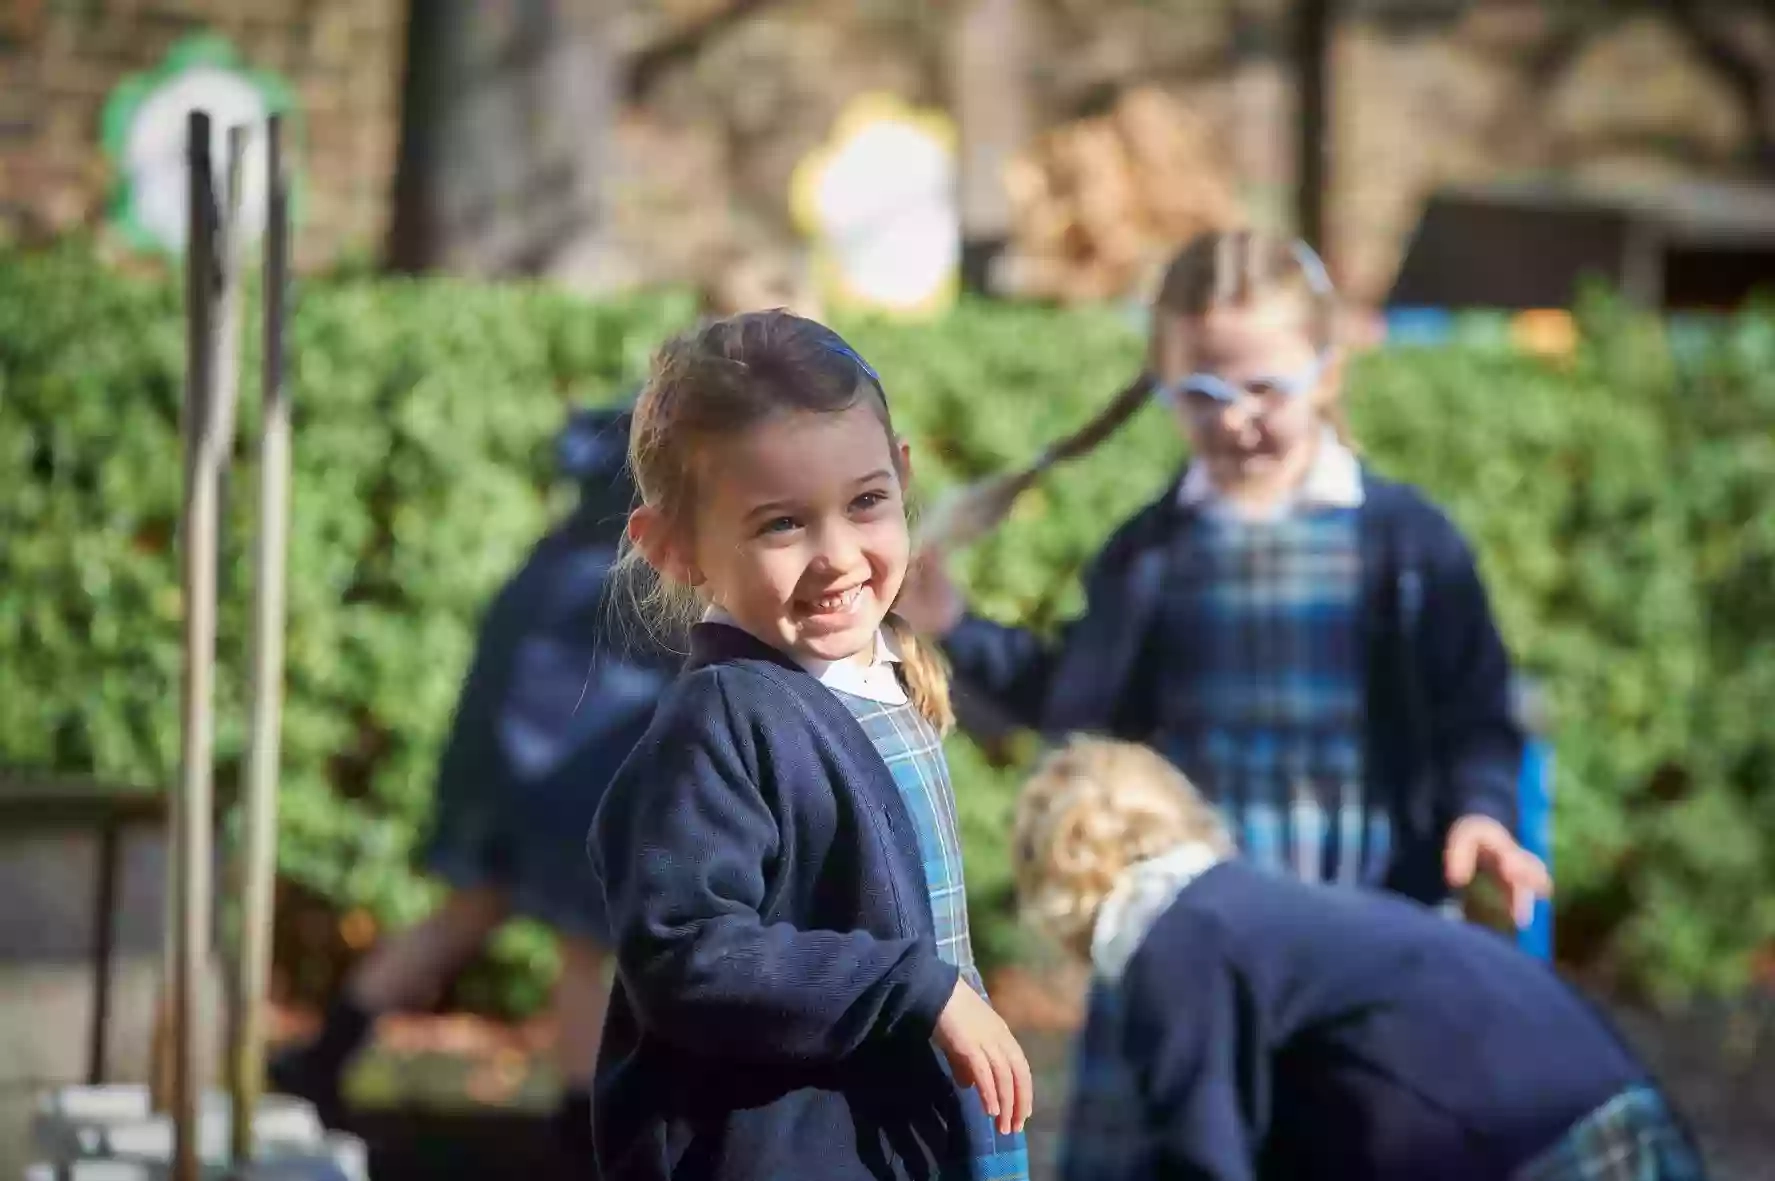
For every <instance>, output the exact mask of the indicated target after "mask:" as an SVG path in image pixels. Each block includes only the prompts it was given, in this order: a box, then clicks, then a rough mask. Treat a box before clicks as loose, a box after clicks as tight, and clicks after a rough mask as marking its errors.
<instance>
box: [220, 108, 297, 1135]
mask: <svg viewBox="0 0 1775 1181" xmlns="http://www.w3.org/2000/svg"><path fill="white" fill-rule="evenodd" d="M282 133H283V121H282V117H281V116H278V115H273V116H271V120H270V123H269V125H268V126H267V127H266V137H267V138H266V146H265V150H266V175H267V183H268V185H269V193H268V201H269V209H268V215H267V217H266V221H265V274H264V296H263V300H264V325H263V327H264V343H263V351H264V356H263V371H262V372H263V396H264V421H263V422H262V423H261V424H260V427H259V432H260V433H259V522H258V525H259V529H258V537H257V539H256V542H255V546H254V558H253V565H254V587H253V671H252V718H251V728H250V731H249V738H248V742H249V746H248V758H247V780H246V794H245V800H244V807H245V822H246V823H245V830H246V831H245V847H244V849H243V851H242V856H241V864H242V872H241V878H242V883H241V884H242V902H241V916H240V949H239V952H240V958H239V962H238V964H237V965H236V972H237V975H236V987H235V989H234V1000H235V1004H236V1005H237V1006H238V1010H237V1014H236V1019H235V1021H234V1022H233V1024H232V1032H233V1033H234V1044H233V1045H232V1046H230V1047H229V1054H228V1061H229V1064H230V1066H231V1068H232V1071H233V1074H232V1078H231V1087H230V1094H231V1099H232V1104H231V1107H232V1113H233V1115H232V1125H231V1128H230V1137H229V1145H230V1152H231V1154H232V1158H233V1160H234V1162H235V1163H236V1165H244V1164H245V1163H247V1162H248V1161H250V1160H251V1159H252V1156H253V1115H254V1113H255V1112H256V1111H257V1110H258V1106H259V1095H260V1091H261V1088H262V1086H263V1081H264V1077H265V994H266V991H267V984H268V980H269V977H270V968H271V926H272V907H273V895H272V890H273V885H274V881H275V873H276V858H277V787H278V755H279V749H280V744H279V737H280V726H279V719H280V718H281V716H282V709H283V659H284V653H283V638H284V634H283V633H284V563H285V558H286V553H285V544H286V537H287V533H288V521H289V494H290V401H289V391H288V389H287V388H286V386H285V385H284V364H283V359H284V358H283V349H284V314H285V310H284V296H285V284H286V282H287V274H288V264H289V187H288V182H287V178H286V176H285V173H284V165H283V142H282V139H283V136H282Z"/></svg>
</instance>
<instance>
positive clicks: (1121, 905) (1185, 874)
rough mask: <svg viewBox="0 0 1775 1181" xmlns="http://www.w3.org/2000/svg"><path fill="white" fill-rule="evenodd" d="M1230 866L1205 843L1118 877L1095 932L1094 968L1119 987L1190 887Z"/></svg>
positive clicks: (1131, 868) (1178, 850)
mask: <svg viewBox="0 0 1775 1181" xmlns="http://www.w3.org/2000/svg"><path fill="white" fill-rule="evenodd" d="M1224 860H1226V858H1225V857H1224V856H1222V855H1221V854H1220V853H1219V852H1218V851H1216V850H1215V849H1214V848H1213V847H1212V846H1210V845H1208V844H1206V843H1204V842H1202V841H1185V842H1184V843H1183V844H1181V845H1178V846H1177V847H1176V848H1174V849H1168V850H1166V851H1165V852H1163V853H1160V854H1159V855H1158V856H1157V857H1151V858H1148V859H1147V860H1145V861H1137V862H1135V863H1134V864H1133V865H1130V866H1129V867H1128V868H1127V869H1124V870H1123V871H1122V872H1121V873H1120V874H1118V875H1116V880H1115V885H1113V886H1111V887H1110V891H1109V896H1108V897H1106V898H1105V899H1104V900H1103V905H1102V906H1100V907H1098V908H1097V922H1096V924H1095V925H1094V926H1093V927H1092V929H1091V967H1092V970H1093V971H1095V972H1096V974H1097V975H1098V976H1099V977H1101V978H1103V979H1105V980H1108V981H1111V982H1114V981H1118V980H1120V979H1121V978H1122V973H1123V971H1124V970H1126V968H1127V966H1128V961H1129V960H1131V959H1133V958H1134V953H1135V952H1136V951H1139V950H1140V944H1141V942H1142V941H1143V940H1144V939H1145V938H1146V933H1147V932H1148V931H1150V930H1152V926H1153V924H1154V923H1156V922H1158V921H1159V916H1160V915H1162V914H1164V913H1165V911H1166V910H1168V909H1170V907H1171V904H1172V903H1173V902H1175V901H1176V900H1177V896H1178V895H1179V894H1181V893H1183V889H1184V887H1185V886H1187V885H1189V884H1190V883H1191V882H1193V881H1195V880H1196V879H1197V878H1199V877H1201V876H1202V875H1203V874H1205V873H1207V872H1208V871H1209V870H1211V869H1213V868H1214V867H1215V866H1216V865H1219V864H1220V863H1221V862H1222V861H1224Z"/></svg>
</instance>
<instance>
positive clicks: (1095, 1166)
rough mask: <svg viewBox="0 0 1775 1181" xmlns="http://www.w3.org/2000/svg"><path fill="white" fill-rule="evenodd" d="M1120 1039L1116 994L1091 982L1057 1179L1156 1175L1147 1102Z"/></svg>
mask: <svg viewBox="0 0 1775 1181" xmlns="http://www.w3.org/2000/svg"><path fill="white" fill-rule="evenodd" d="M1123 1036H1124V1030H1123V1016H1122V998H1121V993H1120V991H1119V990H1118V988H1117V987H1116V985H1114V984H1112V983H1110V982H1109V981H1106V980H1103V979H1096V980H1093V981H1092V983H1091V994H1090V998H1089V1001H1088V1005H1087V1010H1086V1020H1085V1028H1084V1032H1083V1033H1081V1034H1080V1035H1079V1039H1078V1041H1077V1043H1076V1044H1075V1047H1074V1051H1073V1069H1072V1095H1071V1097H1070V1099H1069V1101H1068V1106H1067V1112H1066V1131H1065V1136H1064V1138H1063V1139H1062V1140H1061V1158H1060V1181H1148V1179H1149V1178H1151V1177H1154V1176H1156V1175H1157V1168H1158V1162H1157V1156H1156V1150H1157V1145H1156V1142H1155V1140H1154V1138H1153V1136H1152V1130H1151V1129H1150V1128H1149V1127H1148V1126H1147V1123H1146V1121H1145V1120H1143V1119H1142V1118H1141V1113H1142V1112H1143V1111H1145V1110H1146V1100H1145V1098H1144V1097H1143V1096H1142V1094H1141V1091H1140V1080H1139V1078H1138V1077H1137V1076H1136V1074H1135V1072H1134V1067H1133V1065H1132V1064H1131V1063H1129V1061H1128V1058H1127V1056H1126V1055H1125V1054H1123V1053H1122V1050H1121V1041H1122V1038H1123Z"/></svg>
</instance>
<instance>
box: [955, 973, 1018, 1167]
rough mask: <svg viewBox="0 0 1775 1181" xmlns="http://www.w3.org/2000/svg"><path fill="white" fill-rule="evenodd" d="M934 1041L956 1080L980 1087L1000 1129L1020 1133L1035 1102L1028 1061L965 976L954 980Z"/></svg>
mask: <svg viewBox="0 0 1775 1181" xmlns="http://www.w3.org/2000/svg"><path fill="white" fill-rule="evenodd" d="M933 1040H934V1041H935V1042H936V1043H937V1048H938V1049H939V1050H942V1051H943V1056H944V1057H946V1058H948V1059H949V1068H950V1069H951V1070H953V1071H954V1072H955V1077H956V1078H957V1079H958V1080H959V1081H960V1082H961V1084H962V1085H963V1086H969V1087H974V1088H976V1089H978V1090H979V1092H980V1101H981V1102H982V1103H983V1104H985V1106H986V1114H988V1115H990V1116H992V1117H993V1118H994V1119H995V1120H997V1121H998V1130H999V1134H1000V1135H1009V1134H1011V1133H1012V1132H1021V1131H1022V1130H1023V1124H1024V1121H1026V1120H1027V1119H1029V1113H1030V1110H1031V1108H1032V1107H1033V1106H1034V1102H1035V1095H1034V1088H1033V1084H1032V1083H1031V1080H1030V1076H1029V1060H1028V1059H1027V1058H1025V1057H1024V1056H1023V1047H1022V1046H1019V1045H1018V1044H1017V1039H1016V1038H1015V1037H1013V1036H1011V1027H1010V1026H1008V1025H1006V1024H1005V1022H1004V1018H1002V1017H1000V1016H999V1015H998V1014H997V1013H995V1012H994V1011H993V1009H992V1006H991V1005H989V1004H987V1003H986V1001H985V1000H984V999H982V998H981V996H980V994H979V993H977V992H975V991H974V990H973V988H972V987H971V986H970V985H969V984H968V982H967V981H966V980H957V981H956V982H955V991H954V992H953V993H951V994H950V996H949V1003H948V1004H947V1005H945V1006H943V1015H942V1016H941V1017H938V1018H937V1032H936V1034H935V1036H934V1038H933Z"/></svg>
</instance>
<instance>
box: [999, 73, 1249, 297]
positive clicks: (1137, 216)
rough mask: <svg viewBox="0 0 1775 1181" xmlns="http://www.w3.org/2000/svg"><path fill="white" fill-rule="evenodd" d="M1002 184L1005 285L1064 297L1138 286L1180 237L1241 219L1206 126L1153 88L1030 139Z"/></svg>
mask: <svg viewBox="0 0 1775 1181" xmlns="http://www.w3.org/2000/svg"><path fill="white" fill-rule="evenodd" d="M1007 186H1008V188H1009V191H1010V203H1011V211H1012V221H1011V225H1012V231H1011V232H1012V239H1011V245H1010V249H1009V252H1008V254H1007V258H1006V271H1007V285H1008V287H1009V288H1010V293H1012V294H1015V295H1018V296H1023V297H1030V298H1037V299H1052V300H1057V301H1060V302H1063V303H1073V302H1089V301H1094V300H1101V299H1114V298H1119V297H1121V296H1122V295H1123V294H1125V293H1126V292H1129V291H1131V290H1139V289H1140V288H1141V287H1142V286H1143V285H1145V284H1147V283H1148V282H1151V281H1155V280H1156V278H1157V274H1158V271H1159V270H1160V268H1162V267H1163V266H1164V264H1165V262H1166V261H1167V260H1169V259H1170V257H1171V256H1172V255H1173V254H1174V253H1175V252H1176V250H1177V247H1178V245H1179V244H1180V243H1181V242H1183V241H1184V240H1185V239H1187V238H1190V237H1191V236H1193V235H1195V234H1197V233H1200V232H1201V231H1203V230H1206V229H1211V228H1215V227H1217V226H1221V225H1225V224H1228V223H1236V222H1242V220H1243V218H1242V216H1241V213H1240V209H1239V201H1238V195H1237V193H1236V192H1235V189H1234V184H1233V179H1232V173H1231V169H1230V168H1229V167H1228V166H1227V164H1226V161H1225V159H1224V157H1223V154H1222V152H1221V151H1220V146H1219V143H1218V141H1217V140H1216V138H1215V132H1214V129H1213V128H1212V127H1211V126H1210V125H1209V124H1208V122H1207V121H1206V120H1205V119H1204V118H1203V117H1202V116H1200V115H1199V114H1197V113H1195V112H1193V111H1191V110H1189V109H1187V108H1186V107H1184V106H1183V105H1182V104H1181V103H1179V102H1178V101H1177V100H1175V99H1173V98H1171V97H1170V96H1169V95H1167V94H1165V93H1164V92H1163V91H1161V90H1158V89H1156V88H1142V89H1139V90H1134V91H1132V92H1130V93H1128V94H1126V95H1124V96H1123V97H1122V99H1121V101H1119V102H1118V103H1117V104H1116V106H1115V108H1114V109H1113V110H1112V111H1111V112H1110V113H1108V114H1106V115H1101V116H1095V117H1091V118H1086V119H1080V120H1078V121H1076V122H1073V123H1068V124H1065V125H1063V126H1061V127H1058V128H1056V129H1054V130H1053V131H1050V132H1048V133H1046V134H1044V135H1042V136H1040V137H1038V138H1037V139H1036V140H1034V141H1033V142H1032V143H1031V144H1030V145H1029V146H1028V147H1027V148H1026V149H1025V150H1024V151H1022V152H1021V153H1019V154H1018V155H1017V157H1016V158H1015V159H1014V160H1013V162H1012V164H1011V167H1010V169H1009V173H1008V178H1007Z"/></svg>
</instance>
